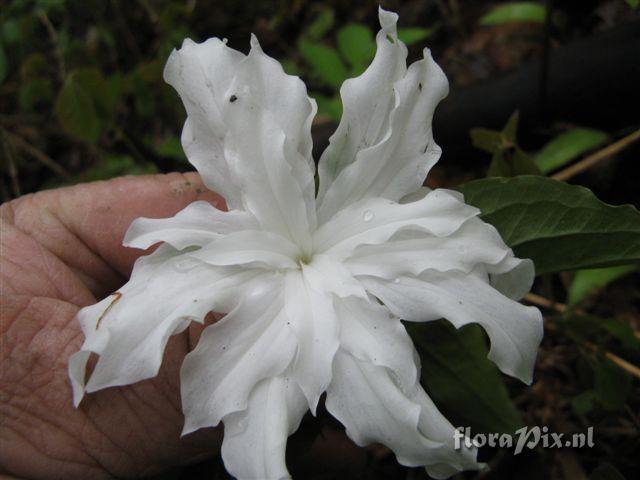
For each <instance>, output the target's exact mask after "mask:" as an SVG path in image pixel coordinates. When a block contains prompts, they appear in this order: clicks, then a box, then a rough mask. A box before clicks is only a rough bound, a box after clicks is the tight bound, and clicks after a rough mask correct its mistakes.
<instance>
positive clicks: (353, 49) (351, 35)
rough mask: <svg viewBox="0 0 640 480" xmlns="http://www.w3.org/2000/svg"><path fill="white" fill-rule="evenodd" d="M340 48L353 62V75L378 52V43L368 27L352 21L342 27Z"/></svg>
mask: <svg viewBox="0 0 640 480" xmlns="http://www.w3.org/2000/svg"><path fill="white" fill-rule="evenodd" d="M337 41H338V50H339V51H340V54H341V55H342V56H343V57H344V58H345V60H347V62H349V63H350V64H351V67H352V68H353V72H352V74H353V75H359V74H360V73H362V72H363V71H364V70H365V69H366V68H367V65H368V64H369V63H370V62H371V59H372V58H373V57H374V55H375V54H376V43H375V42H374V41H373V33H371V30H369V28H368V27H366V26H364V25H359V24H355V23H352V24H350V25H346V26H344V27H342V28H341V29H340V30H339V31H338V35H337Z"/></svg>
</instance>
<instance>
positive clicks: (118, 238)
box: [1, 173, 225, 297]
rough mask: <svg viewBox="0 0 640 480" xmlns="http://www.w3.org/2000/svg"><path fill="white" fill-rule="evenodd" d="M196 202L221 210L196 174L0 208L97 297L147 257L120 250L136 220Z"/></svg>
mask: <svg viewBox="0 0 640 480" xmlns="http://www.w3.org/2000/svg"><path fill="white" fill-rule="evenodd" d="M195 200H206V201H209V202H211V203H212V204H213V205H215V206H216V207H218V208H220V209H224V208H225V204H224V200H223V199H222V197H220V196H219V195H217V194H215V193H213V192H211V191H209V190H207V189H206V188H205V187H204V185H203V184H202V181H201V180H200V177H199V175H197V174H196V173H186V174H180V173H171V174H168V175H151V176H143V177H122V178H118V179H114V180H110V181H105V182H94V183H88V184H81V185H76V186H73V187H67V188H60V189H56V190H49V191H44V192H39V193H36V194H33V195H27V196H24V197H21V198H18V199H16V200H14V201H12V202H9V203H7V204H4V205H2V209H1V215H2V219H3V222H7V223H11V224H13V225H14V226H15V227H16V228H18V229H20V230H21V231H22V232H24V233H26V234H28V235H30V236H31V237H33V238H34V239H35V240H36V241H37V242H39V243H40V244H41V245H42V246H43V247H44V248H46V249H47V250H49V251H50V252H51V253H53V254H54V255H55V256H56V257H58V258H59V259H60V260H61V261H62V262H64V263H65V264H66V265H67V266H69V267H70V268H71V269H72V270H73V271H74V272H75V273H76V274H77V275H78V276H79V277H80V278H81V279H82V280H83V282H84V283H85V284H86V285H87V286H88V287H89V289H90V290H91V291H92V293H93V294H94V295H96V296H97V297H101V296H104V295H106V294H108V293H110V292H112V291H114V290H115V289H117V288H118V287H120V286H121V285H122V283H124V281H125V280H126V278H128V276H129V275H130V273H131V268H132V266H133V262H134V261H135V260H136V259H137V258H138V257H139V256H140V255H144V254H145V253H148V252H146V251H143V250H138V249H132V248H126V247H123V246H122V239H123V237H124V234H125V232H126V230H127V228H128V227H129V225H130V224H131V221H132V220H134V219H135V218H137V217H151V218H162V217H168V216H172V215H174V214H175V213H177V212H178V211H179V210H181V209H183V208H184V207H186V206H187V205H188V204H189V203H191V202H193V201H195Z"/></svg>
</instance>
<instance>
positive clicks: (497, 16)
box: [479, 2, 547, 25]
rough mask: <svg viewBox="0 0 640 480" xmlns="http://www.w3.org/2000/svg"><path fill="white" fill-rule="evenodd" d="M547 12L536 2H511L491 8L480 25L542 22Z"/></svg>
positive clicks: (481, 19)
mask: <svg viewBox="0 0 640 480" xmlns="http://www.w3.org/2000/svg"><path fill="white" fill-rule="evenodd" d="M546 13H547V10H546V7H545V6H544V5H542V4H541V3H538V2H511V3H506V4H504V5H500V6H497V7H495V8H493V9H492V10H491V11H489V13H487V14H486V15H484V16H483V17H482V18H480V22H479V23H480V25H500V24H501V23H513V22H543V21H544V18H545V16H546Z"/></svg>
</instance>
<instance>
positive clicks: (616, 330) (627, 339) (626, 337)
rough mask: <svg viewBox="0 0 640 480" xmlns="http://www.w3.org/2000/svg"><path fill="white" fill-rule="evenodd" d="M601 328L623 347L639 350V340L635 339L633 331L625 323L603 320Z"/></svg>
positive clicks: (613, 319) (615, 320) (614, 319)
mask: <svg viewBox="0 0 640 480" xmlns="http://www.w3.org/2000/svg"><path fill="white" fill-rule="evenodd" d="M602 326H603V327H604V329H605V330H606V331H607V332H608V333H609V334H610V335H612V336H613V337H615V338H617V339H618V340H619V341H620V343H622V345H624V346H625V347H628V348H632V349H635V350H640V339H639V338H638V337H636V332H635V330H634V329H633V328H631V325H629V324H628V323H627V322H624V321H622V320H619V319H617V318H610V319H607V320H605V321H604V322H603V324H602Z"/></svg>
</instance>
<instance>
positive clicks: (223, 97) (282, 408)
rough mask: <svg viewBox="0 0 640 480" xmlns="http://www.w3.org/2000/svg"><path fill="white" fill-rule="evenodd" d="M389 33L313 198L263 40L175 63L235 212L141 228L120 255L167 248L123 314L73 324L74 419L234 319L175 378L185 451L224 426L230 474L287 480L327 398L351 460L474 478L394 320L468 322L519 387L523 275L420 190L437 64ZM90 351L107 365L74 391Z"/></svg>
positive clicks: (386, 22)
mask: <svg viewBox="0 0 640 480" xmlns="http://www.w3.org/2000/svg"><path fill="white" fill-rule="evenodd" d="M396 22H397V15H395V14H393V13H390V12H386V11H383V10H380V23H381V26H382V29H381V30H380V32H379V33H378V35H377V38H376V42H377V53H376V56H375V59H374V60H373V63H372V64H371V66H370V67H369V68H368V69H367V71H366V72H365V73H364V74H362V75H361V76H360V77H358V78H355V79H351V80H347V81H346V82H345V83H344V85H343V87H342V89H341V95H342V100H343V104H344V115H343V118H342V121H341V122H340V126H339V127H338V130H337V131H336V133H335V134H334V135H333V136H332V137H331V143H330V145H329V147H328V148H327V150H326V151H325V152H324V154H323V155H322V157H321V159H320V163H319V168H318V170H319V172H318V173H319V182H320V183H319V192H318V195H317V198H316V195H315V181H314V174H315V167H314V162H313V159H312V157H311V145H312V143H311V122H312V119H313V117H314V115H315V113H316V104H315V102H314V101H313V100H311V99H309V98H308V97H307V92H306V88H305V86H304V84H303V83H302V81H301V80H300V79H299V78H297V77H292V76H288V75H286V74H285V73H284V72H283V70H282V67H281V66H280V64H279V63H278V62H277V61H276V60H274V59H272V58H270V57H268V56H266V55H265V54H264V53H263V52H262V50H261V48H260V45H259V44H258V41H257V40H256V39H255V37H254V38H252V40H251V51H250V53H249V54H248V55H246V56H245V55H244V54H242V53H240V52H237V51H235V50H232V49H230V48H228V47H227V46H226V45H225V42H224V41H221V40H219V39H217V38H214V39H210V40H208V41H206V42H204V43H202V44H195V43H193V42H192V41H190V40H185V42H184V44H183V46H182V48H181V49H180V50H176V51H174V52H173V53H172V54H171V57H170V58H169V61H168V63H167V66H166V68H165V73H164V75H165V79H166V81H167V82H168V83H170V84H171V85H172V86H173V87H175V89H176V90H177V91H178V93H179V94H180V96H181V98H182V100H183V102H184V104H185V107H186V110H187V114H188V117H187V120H186V122H185V125H184V130H183V133H182V144H183V146H184V149H185V151H186V154H187V156H188V158H189V160H190V161H191V163H193V165H195V167H196V168H197V169H198V171H199V172H200V174H201V175H202V178H203V180H204V182H205V183H206V185H207V186H208V187H209V188H211V189H212V190H215V191H216V192H219V193H221V194H222V195H224V197H225V199H226V201H227V204H228V206H229V211H228V212H223V211H220V210H217V209H216V208H214V207H213V206H212V205H210V204H208V203H205V202H194V203H192V204H191V205H189V206H188V207H187V208H185V209H184V210H182V211H181V212H180V213H178V214H177V215H176V216H175V217H173V218H166V219H149V218H139V219H137V220H136V221H134V222H133V224H132V225H131V227H130V229H129V231H128V232H127V235H126V238H125V245H128V246H130V247H136V248H147V247H150V246H151V245H153V244H155V243H157V242H164V243H163V244H162V245H161V246H160V248H158V249H157V250H156V251H155V252H154V253H153V254H151V255H149V256H146V257H142V258H140V260H139V261H138V262H137V263H136V265H135V268H134V270H133V273H132V275H131V280H130V281H129V282H128V283H127V284H126V285H125V286H124V287H122V289H121V290H119V292H118V294H116V296H111V297H108V298H105V299H104V300H103V301H101V302H100V303H97V304H96V305H93V306H90V307H87V308H84V309H83V310H82V311H81V312H80V314H79V320H80V322H81V325H82V329H83V331H84V334H85V336H86V340H85V342H84V345H83V346H82V350H81V351H79V352H77V353H75V354H74V355H73V356H72V358H71V359H70V362H69V372H70V377H71V380H72V383H73V388H74V401H75V403H76V405H77V404H79V402H80V400H81V399H82V396H83V395H84V393H85V392H95V391H96V390H100V389H103V388H106V387H111V386H116V385H126V384H131V383H133V382H137V381H139V380H142V379H145V378H149V377H153V376H155V375H156V374H157V372H158V369H159V367H160V363H161V359H162V355H163V350H164V347H165V345H166V343H167V339H168V337H169V336H171V335H174V334H176V333H179V332H182V331H183V330H184V329H185V328H186V327H187V326H188V324H189V323H190V322H191V321H196V322H203V319H204V316H205V315H206V314H207V312H210V311H216V312H222V313H227V315H226V316H225V317H224V318H223V319H222V320H221V321H219V322H217V323H215V324H213V325H211V326H209V327H207V328H206V329H205V331H204V333H203V335H202V337H201V338H200V341H199V343H198V345H197V347H196V348H195V350H193V351H192V352H191V353H189V354H188V355H187V357H186V359H185V361H184V364H183V366H182V371H181V382H182V386H181V391H182V404H183V410H184V414H185V426H184V433H185V434H186V433H189V432H192V431H194V430H197V429H199V428H202V427H208V426H212V425H217V424H218V423H219V422H220V421H222V422H223V423H224V425H225V433H224V435H225V436H224V443H223V446H222V456H223V459H224V462H225V465H226V467H227V469H228V470H229V472H230V473H231V474H232V475H234V476H236V477H238V478H242V479H245V478H255V479H258V478H259V479H263V478H266V479H276V478H283V477H288V475H289V474H288V472H287V469H286V466H285V460H284V459H285V446H286V441H287V436H288V435H290V434H291V433H292V432H294V431H295V430H296V429H297V428H298V425H299V423H300V420H301V418H302V416H303V415H304V413H305V412H306V411H307V410H308V409H310V410H311V411H312V412H314V413H315V409H316V406H317V404H318V399H319V397H320V396H321V395H322V394H323V393H324V392H326V395H327V396H326V407H327V409H328V410H329V412H330V413H331V414H332V415H333V416H335V417H336V418H337V419H338V420H340V421H341V422H342V423H343V424H344V426H345V427H346V431H347V434H348V435H349V436H350V437H351V438H352V439H353V440H354V441H355V442H356V443H357V444H358V445H365V444H369V443H371V442H380V443H383V444H385V445H387V446H388V447H389V448H391V449H392V450H393V451H394V452H395V454H396V456H397V458H398V461H399V462H400V463H402V464H404V465H411V466H416V465H425V466H426V467H427V470H428V471H429V473H430V474H431V475H433V476H435V477H437V478H440V477H447V476H449V475H451V474H453V473H455V472H457V471H460V470H464V469H470V468H477V467H478V464H477V463H476V460H475V457H476V451H475V449H465V448H463V449H460V450H455V449H454V448H453V446H454V434H453V427H452V425H451V424H450V423H449V422H448V421H447V420H446V419H445V418H444V417H443V415H442V414H441V413H440V412H439V411H438V409H437V408H436V407H435V405H434V404H433V402H432V401H431V400H430V399H429V397H428V396H427V394H426V393H425V391H424V390H423V389H422V387H421V386H420V383H419V368H420V367H419V361H418V358H417V355H416V352H415V349H414V347H413V344H412V342H411V339H410V338H409V336H408V335H407V332H406V331H405V328H404V327H403V325H402V323H401V322H400V320H399V319H400V318H402V319H404V320H407V321H429V320H435V319H438V318H442V317H444V318H446V319H448V320H449V321H451V322H452V323H453V324H454V325H455V326H456V327H460V326H462V325H465V324H468V323H472V322H475V323H479V324H480V325H482V326H483V327H484V329H485V330H486V332H487V334H488V336H489V339H490V341H491V351H490V353H489V358H490V359H491V360H493V361H494V362H495V363H496V364H497V365H498V367H499V368H500V369H501V370H502V371H503V372H505V373H507V374H509V375H513V376H516V377H518V378H520V379H521V380H523V381H524V382H527V383H529V382H531V375H532V369H533V364H534V360H535V356H536V349H537V347H538V344H539V342H540V339H541V337H542V320H541V316H540V312H539V311H538V310H536V309H535V308H532V307H525V306H522V305H520V304H519V303H517V302H515V301H514V299H519V298H520V297H521V296H522V295H523V294H524V293H525V292H526V291H528V290H529V288H530V286H531V282H532V279H533V265H532V263H531V262H530V261H528V260H520V259H517V258H515V257H514V256H513V253H512V251H511V250H510V249H509V248H508V247H506V246H505V244H504V243H503V242H502V240H501V238H500V236H499V234H498V233H497V232H496V230H495V229H494V228H493V227H491V226H490V225H488V224H486V223H484V222H482V221H481V220H479V219H478V217H477V215H478V213H479V212H478V210H477V209H475V208H473V207H470V206H468V205H466V204H465V203H464V200H463V197H462V195H460V194H458V193H456V192H453V191H449V190H434V191H425V189H421V188H420V187H421V186H422V184H423V181H424V178H425V176H426V175H427V172H428V171H429V169H430V168H431V167H432V166H433V165H434V164H435V162H436V161H437V160H438V158H439V156H440V149H439V147H438V146H437V145H436V144H435V143H434V141H433V137H432V130H431V119H432V116H433V111H434V109H435V107H436V105H437V104H438V102H439V101H440V100H441V99H442V98H443V97H444V96H445V95H446V93H447V90H448V85H447V80H446V77H445V75H444V74H443V72H442V70H441V69H440V68H439V67H438V65H436V63H435V62H434V61H433V59H432V58H431V55H430V52H429V50H425V51H424V59H422V60H420V61H418V62H416V63H414V64H413V65H411V66H410V67H409V68H407V66H406V54H407V49H406V47H405V45H404V44H403V43H402V42H401V41H399V40H398V38H397V34H396ZM91 352H94V353H96V354H98V355H99V360H98V362H97V364H96V366H95V369H94V370H93V372H92V374H91V377H90V379H89V381H88V383H86V384H85V370H86V365H87V360H88V358H89V355H90V354H91Z"/></svg>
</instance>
